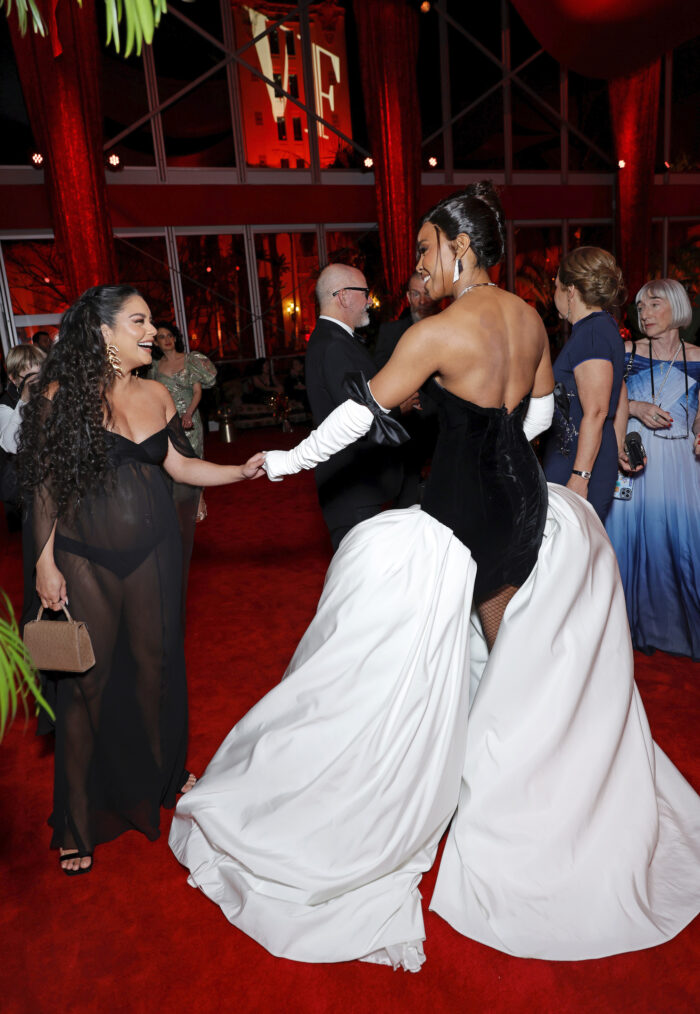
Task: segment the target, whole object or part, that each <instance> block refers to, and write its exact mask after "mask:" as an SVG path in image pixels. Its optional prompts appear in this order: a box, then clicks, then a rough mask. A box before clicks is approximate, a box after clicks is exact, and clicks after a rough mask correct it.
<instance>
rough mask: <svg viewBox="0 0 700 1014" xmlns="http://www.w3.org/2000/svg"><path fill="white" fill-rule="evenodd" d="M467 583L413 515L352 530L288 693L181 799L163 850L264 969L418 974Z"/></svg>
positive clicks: (251, 720)
mask: <svg viewBox="0 0 700 1014" xmlns="http://www.w3.org/2000/svg"><path fill="white" fill-rule="evenodd" d="M475 573H476V568H475V565H474V563H473V562H472V560H471V557H470V555H469V553H468V552H467V550H466V549H465V548H464V546H463V545H462V544H461V543H460V542H459V541H458V540H457V539H455V538H454V536H453V535H452V533H451V532H450V531H449V530H448V529H447V528H445V527H444V526H443V525H441V524H439V523H438V522H436V521H435V520H434V519H433V518H431V517H430V516H429V515H427V514H424V513H423V512H422V511H420V510H418V509H417V508H415V509H411V510H404V511H401V510H400V511H389V512H386V513H384V514H381V515H379V516H378V517H376V518H373V519H371V520H370V521H367V522H365V523H363V524H361V525H358V526H357V527H356V528H354V529H353V530H352V531H351V532H350V533H349V534H348V535H347V536H346V537H345V538H344V539H343V542H342V544H341V546H340V548H339V549H338V552H337V553H336V554H335V556H334V558H333V560H332V562H331V565H330V568H329V570H328V574H327V577H326V583H325V586H324V589H323V594H322V595H321V599H320V602H319V605H318V611H317V613H316V616H315V617H314V619H313V621H312V622H311V625H310V626H309V628H308V630H307V631H306V633H305V634H304V636H303V638H302V640H301V642H300V643H299V646H298V648H297V650H296V652H295V654H294V657H293V658H292V661H291V663H290V665H289V668H288V670H287V672H286V674H285V678H284V679H283V681H282V682H281V683H280V684H279V686H277V687H275V688H274V689H273V690H272V691H271V692H270V693H269V694H267V696H266V697H264V698H263V699H262V700H261V701H260V702H259V703H258V704H257V705H256V706H255V707H254V708H253V709H252V710H251V711H250V712H249V713H248V714H247V715H246V716H245V717H244V718H243V719H242V720H241V721H240V722H239V723H238V724H237V725H236V726H235V728H234V729H233V730H232V731H231V733H230V734H229V736H228V737H227V738H226V739H225V740H224V742H223V744H222V745H221V747H220V748H219V750H218V751H217V753H216V755H215V756H214V758H213V760H212V761H211V763H210V764H209V766H208V768H207V770H206V772H205V774H204V775H203V777H202V778H200V779H199V781H198V782H197V785H196V787H195V788H194V789H193V790H191V791H190V792H188V793H187V794H186V795H185V796H183V797H182V798H181V800H180V802H179V804H178V807H177V811H176V813H175V817H174V819H173V824H172V829H171V832H170V845H171V847H172V849H173V851H174V852H175V855H176V856H177V857H178V859H179V860H180V862H182V863H183V864H184V865H185V866H187V867H188V868H189V870H190V878H189V882H190V884H192V885H193V886H196V887H199V888H201V890H202V891H203V892H204V893H205V894H206V895H208V897H210V898H211V899H212V900H213V901H215V902H216V903H217V904H218V905H220V906H221V909H222V911H223V912H224V914H225V916H226V918H227V919H229V921H230V922H232V923H234V925H236V926H238V927H240V929H242V930H244V932H246V933H247V934H249V936H251V937H253V938H254V939H255V940H257V941H259V943H261V944H262V945H263V946H264V947H265V948H267V950H268V951H270V952H271V953H272V954H276V955H280V956H283V957H287V958H293V959H296V960H297V961H314V962H318V961H345V960H348V959H351V958H362V957H368V956H370V955H372V954H373V952H376V951H380V952H381V954H380V955H378V956H377V958H378V959H379V960H386V961H391V963H393V964H395V965H398V964H403V965H404V967H408V968H411V969H412V970H414V971H417V970H418V968H419V967H420V964H421V963H422V961H423V953H422V944H421V941H422V940H423V939H424V935H425V934H424V929H423V913H422V909H421V896H420V893H419V891H418V883H419V881H420V879H421V875H422V874H423V872H424V871H425V870H427V869H429V868H430V867H431V866H432V864H433V862H434V859H435V853H436V850H437V846H438V842H439V841H440V838H441V836H442V834H443V832H444V831H445V829H446V827H447V824H448V822H449V820H450V818H451V816H452V814H453V813H454V809H455V806H456V804H457V797H458V795H459V786H460V780H461V775H462V767H463V763H464V750H465V742H466V734H467V712H468V707H469V629H470V625H469V612H470V608H471V600H472V590H473V585H474V575H475ZM370 960H373V959H372V958H370Z"/></svg>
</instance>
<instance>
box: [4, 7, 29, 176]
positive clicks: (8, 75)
mask: <svg viewBox="0 0 700 1014" xmlns="http://www.w3.org/2000/svg"><path fill="white" fill-rule="evenodd" d="M12 17H13V18H14V17H15V13H14V12H13V13H12ZM0 95H2V103H1V104H0V137H2V155H1V156H0V162H1V163H2V164H3V165H29V164H30V163H29V156H30V153H31V152H32V150H33V148H34V135H33V134H32V128H31V126H30V124H29V117H28V116H27V109H26V106H25V104H24V97H23V95H22V86H21V85H20V83H19V75H18V73H17V66H16V64H15V56H14V51H13V49H12V41H11V39H10V29H9V26H8V23H7V18H6V17H5V11H4V10H3V11H2V15H0Z"/></svg>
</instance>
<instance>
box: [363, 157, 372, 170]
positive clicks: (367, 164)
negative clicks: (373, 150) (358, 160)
mask: <svg viewBox="0 0 700 1014" xmlns="http://www.w3.org/2000/svg"><path fill="white" fill-rule="evenodd" d="M373 165H374V159H373V158H370V157H369V155H368V156H367V158H366V159H365V169H371V168H372V166H373Z"/></svg>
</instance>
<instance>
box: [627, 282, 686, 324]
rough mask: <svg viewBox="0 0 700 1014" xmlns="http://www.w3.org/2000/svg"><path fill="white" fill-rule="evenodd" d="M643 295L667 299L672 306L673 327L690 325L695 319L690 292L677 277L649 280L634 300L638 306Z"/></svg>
mask: <svg viewBox="0 0 700 1014" xmlns="http://www.w3.org/2000/svg"><path fill="white" fill-rule="evenodd" d="M642 296H648V297H649V298H652V299H653V298H654V297H656V298H657V299H665V300H666V302H667V303H668V305H669V306H670V307H671V327H688V325H689V324H690V322H691V320H692V319H693V308H692V306H691V305H690V300H689V299H688V293H687V292H686V291H685V289H684V288H683V286H682V285H681V283H680V282H677V281H676V279H675V278H653V279H652V280H651V281H650V282H647V283H646V285H643V286H642V287H641V289H640V290H639V292H638V293H637V296H636V298H635V300H634V302H635V304H636V305H637V306H638V305H639V300H640V299H641V298H642Z"/></svg>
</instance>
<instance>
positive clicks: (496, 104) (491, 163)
mask: <svg viewBox="0 0 700 1014" xmlns="http://www.w3.org/2000/svg"><path fill="white" fill-rule="evenodd" d="M448 10H449V12H450V14H451V15H452V17H454V19H455V21H457V22H459V23H460V24H462V25H463V26H464V28H465V30H466V31H467V32H469V33H470V34H472V35H473V36H474V37H476V38H477V39H478V41H479V42H480V43H481V44H482V45H484V46H485V47H486V48H487V49H488V50H489V51H490V52H491V53H493V55H494V56H495V57H497V58H498V59H500V56H501V16H500V7H499V6H498V5H496V4H494V5H491V6H489V5H486V6H484V7H482V8H481V10H480V14H479V24H478V30H477V31H470V29H472V28H473V24H472V22H471V20H470V19H469V18H467V17H465V8H464V4H463V3H459V2H452V3H450V4H448ZM465 21H466V24H465ZM448 44H449V60H450V70H451V74H450V102H451V104H452V115H453V116H456V115H457V114H459V113H460V112H461V111H462V110H464V109H467V108H468V107H469V106H471V105H472V104H473V103H474V102H476V101H477V100H478V99H479V98H480V97H481V96H482V95H484V94H485V93H486V92H488V91H489V89H491V88H492V87H495V91H493V92H491V93H490V94H488V96H487V97H486V98H485V99H482V100H481V101H480V102H479V103H478V104H477V105H476V106H475V108H474V109H472V110H471V111H470V112H469V113H467V114H465V115H464V116H461V117H460V118H459V119H458V120H457V122H456V123H455V124H454V125H453V128H452V143H453V147H454V167H455V169H471V170H477V169H494V170H497V169H502V168H503V165H504V146H503V98H502V94H501V88H500V81H501V80H502V72H501V68H500V66H499V65H498V64H497V63H495V62H494V61H493V60H491V59H489V58H488V57H487V56H485V55H484V54H483V53H482V52H481V51H480V50H479V49H477V47H476V46H475V45H474V44H473V42H471V41H470V40H469V39H468V38H466V36H465V35H464V34H463V33H462V32H460V31H459V30H458V29H457V28H455V27H454V26H453V25H450V26H449V29H448ZM457 68H459V73H457ZM496 86H498V87H496Z"/></svg>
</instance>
